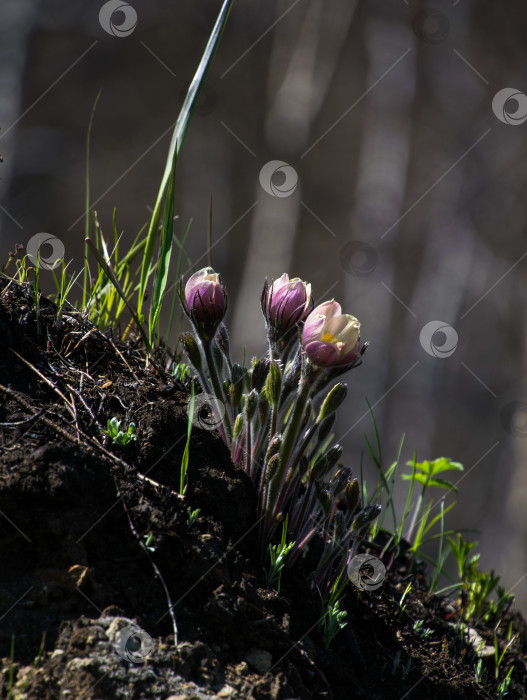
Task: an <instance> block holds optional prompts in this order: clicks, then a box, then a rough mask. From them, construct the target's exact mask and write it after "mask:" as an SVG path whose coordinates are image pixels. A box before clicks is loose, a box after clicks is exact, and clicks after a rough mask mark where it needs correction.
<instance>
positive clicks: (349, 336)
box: [302, 300, 360, 367]
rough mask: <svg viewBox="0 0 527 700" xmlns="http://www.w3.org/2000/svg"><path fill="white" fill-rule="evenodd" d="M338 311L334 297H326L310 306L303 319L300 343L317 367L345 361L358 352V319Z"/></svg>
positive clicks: (358, 353) (347, 363) (336, 364)
mask: <svg viewBox="0 0 527 700" xmlns="http://www.w3.org/2000/svg"><path fill="white" fill-rule="evenodd" d="M341 311H342V309H341V307H340V304H338V303H337V302H336V301H333V300H331V301H326V302H324V303H323V304H320V305H319V306H317V307H316V309H313V311H312V312H311V313H310V314H309V316H308V317H307V319H306V322H305V323H304V328H303V332H302V345H303V346H304V349H305V351H306V354H307V356H308V358H309V359H310V360H311V362H312V363H313V364H314V365H317V366H318V367H339V366H342V365H349V364H351V363H352V362H354V361H355V360H356V359H357V358H358V357H359V355H360V346H359V340H360V323H359V321H358V320H357V319H356V318H355V316H350V315H349V314H343V313H341Z"/></svg>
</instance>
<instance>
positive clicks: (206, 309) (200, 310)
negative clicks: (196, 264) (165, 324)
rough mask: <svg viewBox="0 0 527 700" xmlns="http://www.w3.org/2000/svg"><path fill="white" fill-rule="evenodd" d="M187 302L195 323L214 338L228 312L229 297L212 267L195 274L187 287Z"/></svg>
mask: <svg viewBox="0 0 527 700" xmlns="http://www.w3.org/2000/svg"><path fill="white" fill-rule="evenodd" d="M185 302H186V305H187V310H188V313H189V315H190V317H191V319H192V320H193V321H194V323H195V324H196V325H198V326H199V327H200V329H201V330H202V331H203V332H204V333H205V334H206V335H207V336H209V337H212V336H213V335H214V333H215V332H216V328H217V327H218V325H219V324H220V323H221V321H222V320H223V317H224V316H225V312H226V310H227V295H226V292H225V288H224V286H223V284H222V283H221V280H220V276H219V274H218V273H217V272H214V270H213V269H212V268H211V267H204V268H203V269H202V270H199V271H198V272H196V273H195V274H193V275H192V277H190V279H189V280H188V282H187V284H186V285H185Z"/></svg>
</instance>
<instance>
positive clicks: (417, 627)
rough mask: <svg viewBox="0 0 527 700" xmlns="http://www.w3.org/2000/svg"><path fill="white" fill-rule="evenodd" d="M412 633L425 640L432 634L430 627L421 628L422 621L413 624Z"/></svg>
mask: <svg viewBox="0 0 527 700" xmlns="http://www.w3.org/2000/svg"><path fill="white" fill-rule="evenodd" d="M413 631H414V632H415V633H416V634H418V635H419V636H420V637H422V638H423V639H427V638H428V637H429V636H430V635H431V634H432V630H431V629H430V627H423V620H417V621H416V622H414V624H413Z"/></svg>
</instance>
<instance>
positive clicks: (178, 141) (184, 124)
mask: <svg viewBox="0 0 527 700" xmlns="http://www.w3.org/2000/svg"><path fill="white" fill-rule="evenodd" d="M232 2H233V0H225V1H224V3H223V6H222V8H221V10H220V13H219V15H218V18H217V20H216V24H215V25H214V29H213V30H212V33H211V35H210V38H209V41H208V43H207V46H206V48H205V51H204V53H203V56H202V58H201V61H200V64H199V66H198V69H197V71H196V74H195V75H194V79H193V80H192V82H191V84H190V87H189V89H188V92H187V96H186V98H185V101H184V103H183V106H182V108H181V111H180V113H179V116H178V119H177V122H176V125H175V127H174V132H173V134H172V140H171V142H170V148H169V151H168V157H167V162H166V165H165V172H164V173H163V177H162V179H161V185H160V187H159V191H158V194H157V200H156V203H155V206H154V211H153V213H152V218H151V220H150V225H149V227H148V234H147V238H146V245H145V252H144V257H143V264H142V268H141V280H140V283H139V298H138V302H137V315H138V316H139V318H141V309H142V306H143V302H144V298H145V292H146V283H147V279H148V274H149V270H150V265H151V263H152V259H153V256H154V248H155V244H156V240H157V238H158V235H159V222H160V218H161V209H162V206H163V201H164V198H165V192H166V189H167V185H168V181H169V179H170V176H171V173H172V172H173V170H174V160H175V159H176V158H177V156H178V155H179V151H180V150H181V146H182V144H183V141H184V140H185V134H186V133H187V130H188V127H189V124H190V120H191V117H192V114H193V112H194V108H195V106H196V103H197V100H198V97H199V93H200V90H201V88H202V86H203V84H204V82H205V78H206V75H207V72H208V70H209V68H210V65H211V63H212V59H213V57H214V53H215V52H216V49H217V47H218V44H219V41H220V39H221V35H222V33H223V29H224V28H225V25H226V23H227V19H228V17H229V13H230V10H231V6H232Z"/></svg>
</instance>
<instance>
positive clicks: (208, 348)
mask: <svg viewBox="0 0 527 700" xmlns="http://www.w3.org/2000/svg"><path fill="white" fill-rule="evenodd" d="M203 351H204V353H205V360H206V362H207V367H208V369H209V374H210V381H211V383H212V388H213V389H214V393H215V394H216V398H217V399H219V400H220V401H222V402H223V405H224V406H225V415H224V416H223V420H222V421H221V422H222V423H223V425H224V427H225V433H226V436H227V446H230V444H231V442H232V425H231V419H230V416H229V411H228V409H227V401H226V400H225V396H224V395H223V388H222V385H221V380H220V377H219V375H218V368H217V366H216V362H215V360H214V356H213V354H212V342H211V341H210V340H203Z"/></svg>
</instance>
